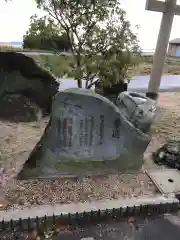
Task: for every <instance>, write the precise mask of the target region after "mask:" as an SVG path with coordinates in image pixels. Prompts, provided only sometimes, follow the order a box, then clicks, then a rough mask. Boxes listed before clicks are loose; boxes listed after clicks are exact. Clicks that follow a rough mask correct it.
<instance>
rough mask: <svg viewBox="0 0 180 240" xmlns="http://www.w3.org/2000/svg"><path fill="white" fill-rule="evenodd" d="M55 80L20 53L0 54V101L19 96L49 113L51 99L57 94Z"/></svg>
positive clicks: (57, 85)
mask: <svg viewBox="0 0 180 240" xmlns="http://www.w3.org/2000/svg"><path fill="white" fill-rule="evenodd" d="M58 87H59V84H58V83H57V82H56V79H55V78H54V77H53V76H52V75H51V74H50V73H48V72H47V71H45V70H44V69H41V68H40V67H39V66H38V65H37V64H36V63H35V61H34V60H33V59H32V58H30V57H28V56H26V55H24V54H21V53H15V52H0V99H2V96H3V95H4V94H14V93H16V94H20V95H23V96H25V97H26V98H28V99H30V100H31V101H32V102H34V103H36V105H38V106H39V107H40V108H41V109H42V110H43V112H44V113H50V110H51V103H52V97H53V96H54V95H55V94H56V93H57V92H58Z"/></svg>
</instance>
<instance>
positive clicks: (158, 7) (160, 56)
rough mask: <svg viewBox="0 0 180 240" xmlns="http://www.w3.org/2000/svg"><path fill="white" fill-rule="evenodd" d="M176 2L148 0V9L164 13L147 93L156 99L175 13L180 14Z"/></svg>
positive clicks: (175, 0) (179, 7)
mask: <svg viewBox="0 0 180 240" xmlns="http://www.w3.org/2000/svg"><path fill="white" fill-rule="evenodd" d="M176 3H177V0H165V2H162V1H158V0H146V10H150V11H156V12H162V13H163V16H162V20H161V26H160V30H159V35H158V40H157V44H156V50H155V54H154V59H153V66H152V71H151V76H150V81H149V86H148V92H147V93H146V95H147V96H148V97H151V98H154V99H156V98H157V97H158V92H159V86H160V83H161V76H162V73H163V67H164V61H165V57H166V52H167V47H168V43H169V38H170V34H171V28H172V24H173V19H174V15H180V6H179V5H177V4H176Z"/></svg>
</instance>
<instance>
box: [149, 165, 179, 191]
mask: <svg viewBox="0 0 180 240" xmlns="http://www.w3.org/2000/svg"><path fill="white" fill-rule="evenodd" d="M147 174H148V176H149V177H150V179H151V180H152V182H153V183H154V184H155V185H156V187H157V188H158V189H159V191H160V192H161V193H162V194H175V195H179V194H180V172H179V171H178V170H176V169H164V170H152V171H147Z"/></svg>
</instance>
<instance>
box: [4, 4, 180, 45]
mask: <svg viewBox="0 0 180 240" xmlns="http://www.w3.org/2000/svg"><path fill="white" fill-rule="evenodd" d="M162 1H163V0H162ZM121 2H122V7H123V8H124V9H125V10H126V12H127V17H128V19H129V20H130V22H131V24H132V25H134V26H135V25H137V24H138V25H140V29H139V40H140V44H141V47H142V48H143V49H154V48H155V45H156V40H157V35H158V31H159V26H160V21H161V16H162V14H161V13H156V12H150V11H146V10H145V2H146V0H121ZM178 4H180V0H178ZM33 14H37V15H39V16H40V15H42V14H43V13H42V12H40V11H39V10H38V9H37V8H36V4H35V1H34V0H12V2H9V3H6V2H5V1H4V0H0V33H1V34H0V42H9V41H22V38H23V34H24V33H25V32H26V30H27V29H28V26H29V23H30V16H31V15H33ZM179 26H180V16H175V18H174V23H173V28H172V32H171V39H172V38H178V37H179V38H180V27H179Z"/></svg>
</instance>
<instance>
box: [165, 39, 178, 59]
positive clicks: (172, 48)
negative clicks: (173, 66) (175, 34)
mask: <svg viewBox="0 0 180 240" xmlns="http://www.w3.org/2000/svg"><path fill="white" fill-rule="evenodd" d="M168 55H169V56H172V57H180V38H175V39H173V40H171V41H170V42H169V48H168Z"/></svg>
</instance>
